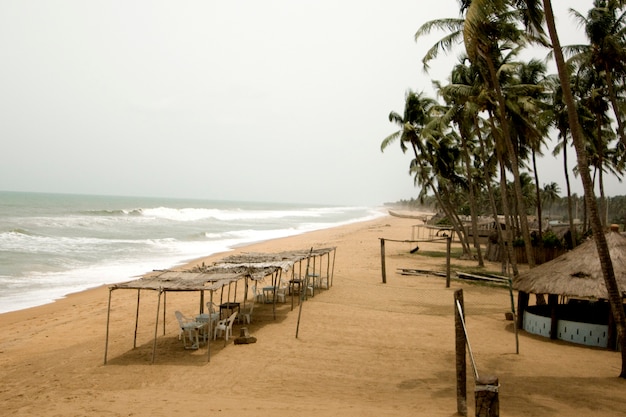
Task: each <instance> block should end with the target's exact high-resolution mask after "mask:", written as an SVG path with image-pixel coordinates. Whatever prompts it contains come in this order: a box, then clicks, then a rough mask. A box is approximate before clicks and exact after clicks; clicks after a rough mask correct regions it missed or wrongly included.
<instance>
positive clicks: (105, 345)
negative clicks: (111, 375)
mask: <svg viewBox="0 0 626 417" xmlns="http://www.w3.org/2000/svg"><path fill="white" fill-rule="evenodd" d="M112 292H113V289H112V288H109V306H108V307H107V332H106V338H105V340H104V364H105V365H106V364H107V354H108V353H109V322H110V319H111V293H112Z"/></svg>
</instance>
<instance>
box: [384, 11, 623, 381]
mask: <svg viewBox="0 0 626 417" xmlns="http://www.w3.org/2000/svg"><path fill="white" fill-rule="evenodd" d="M459 12H460V13H459V17H451V18H445V19H438V20H433V21H430V22H427V23H424V24H423V25H422V26H421V27H419V28H418V30H417V33H416V35H415V38H416V40H419V39H420V38H421V37H423V36H425V35H427V34H430V33H432V32H433V31H439V32H442V33H443V37H442V38H441V40H440V41H438V42H437V43H435V45H433V46H432V48H431V49H430V50H429V51H428V52H427V53H426V55H425V56H424V58H423V63H424V66H425V68H428V65H429V64H430V63H431V62H432V60H434V59H436V58H437V57H438V56H439V54H441V53H446V52H450V51H453V52H455V53H456V54H457V55H459V58H458V61H457V63H456V64H455V65H454V66H453V67H452V68H450V75H449V77H447V79H448V82H447V83H446V84H444V83H435V88H436V90H437V93H438V98H437V99H435V98H432V97H428V96H426V95H425V94H424V93H422V92H415V91H408V92H407V93H406V96H405V108H404V112H403V113H402V114H400V113H396V112H392V113H391V114H390V115H389V120H390V121H391V122H393V123H394V124H396V125H397V126H398V128H399V129H398V130H397V131H396V132H394V133H393V134H391V135H389V136H388V137H387V138H385V139H384V140H383V142H382V144H381V149H382V150H385V149H386V148H388V147H389V145H391V144H392V143H395V142H399V144H400V148H401V149H402V151H403V152H410V155H411V156H412V158H413V159H412V161H411V163H410V167H409V172H410V174H411V176H412V177H413V178H414V181H415V184H416V185H417V186H419V189H420V200H421V199H424V198H432V199H434V200H435V201H436V205H437V207H438V209H440V210H441V211H442V212H443V213H444V214H445V216H446V218H447V220H448V221H449V223H450V224H451V225H452V227H453V228H454V229H455V230H456V231H457V233H458V234H459V235H460V236H462V246H463V250H464V252H465V253H466V254H468V255H469V254H474V255H477V259H478V260H479V263H482V256H481V254H480V245H479V244H478V242H477V240H476V239H477V238H474V239H475V240H474V241H472V242H470V241H469V239H468V238H467V236H465V233H464V230H465V229H464V227H463V222H462V217H461V216H463V215H464V214H468V215H469V216H470V218H471V227H472V229H474V230H475V231H476V229H477V225H478V218H479V216H485V215H490V216H492V217H493V218H494V220H497V216H498V215H501V216H504V219H505V225H504V227H505V228H506V230H510V231H513V233H502V230H501V229H500V227H499V225H500V221H496V222H495V224H496V225H498V232H499V236H500V239H499V240H500V242H502V244H503V247H505V248H506V250H507V251H508V254H509V256H508V258H509V262H510V264H511V269H512V273H513V274H514V275H517V274H518V270H517V265H516V261H515V256H513V254H512V250H513V244H512V242H513V240H514V239H515V240H518V241H521V242H523V245H524V246H525V248H526V254H527V258H528V263H529V266H530V267H531V268H532V267H534V264H535V262H534V258H533V248H532V241H533V239H532V238H531V227H530V225H529V217H528V216H526V215H523V214H534V215H536V216H537V218H538V221H537V224H538V225H539V231H538V233H539V236H541V235H542V234H543V230H542V227H543V226H542V225H543V224H544V222H543V221H542V220H543V219H544V217H546V216H547V217H549V218H551V219H553V218H555V217H554V216H559V217H561V218H563V219H566V221H568V222H569V223H570V230H576V228H575V227H574V223H573V222H574V218H575V216H580V215H581V214H578V215H577V214H575V212H576V210H578V213H581V211H582V212H583V213H584V217H585V222H584V224H585V225H586V227H587V229H588V232H589V234H590V235H592V236H593V238H594V240H595V241H596V246H597V249H598V257H599V259H600V261H601V264H602V271H603V275H604V280H605V283H606V286H607V290H608V293H609V302H610V304H611V311H612V313H613V315H614V317H615V319H616V322H617V328H618V333H619V340H620V342H619V343H620V346H621V351H622V370H621V375H620V376H622V377H626V334H625V331H626V317H625V315H624V308H623V299H622V296H621V293H620V291H619V288H618V287H617V282H616V280H615V273H614V270H613V265H612V261H611V258H610V256H609V251H608V245H607V243H606V237H605V234H604V233H605V231H606V228H607V225H608V224H609V223H612V222H616V223H623V222H624V216H625V211H624V198H619V199H617V200H615V199H611V200H609V199H607V198H606V196H605V190H604V180H605V178H606V177H607V176H609V175H611V176H618V177H620V178H621V176H622V175H623V173H624V171H625V169H626V132H625V129H626V128H625V126H624V125H625V121H624V116H625V115H624V109H626V107H625V104H626V89H625V87H626V1H607V0H604V1H603V0H595V1H594V2H593V5H592V7H591V9H590V10H588V11H586V12H580V11H574V10H572V11H571V13H572V17H573V19H575V20H576V21H577V22H578V23H580V25H581V26H582V27H583V28H584V30H585V33H586V35H587V39H588V43H587V44H584V45H568V46H561V45H560V41H559V38H558V33H557V31H556V28H555V24H554V15H553V12H552V4H551V2H550V1H549V0H543V1H539V0H509V1H504V0H459ZM541 48H543V50H544V51H545V55H544V56H547V58H546V60H554V63H555V64H556V67H557V69H558V73H557V74H548V73H547V70H546V60H543V59H542V60H539V59H526V60H524V59H522V56H527V55H528V51H537V50H541ZM551 137H555V138H557V139H558V140H557V143H556V146H553V147H552V148H550V147H549V146H548V144H549V143H550V141H549V138H551ZM547 152H552V153H554V154H555V155H560V156H561V157H562V160H563V170H564V175H565V178H566V189H565V190H563V191H564V192H565V195H566V197H564V198H563V199H561V198H560V197H559V191H560V190H559V189H558V186H557V185H556V184H554V183H547V184H546V183H545V182H542V180H541V172H539V171H538V170H537V165H536V158H537V156H538V155H541V154H545V153H547ZM568 153H571V154H575V155H576V158H577V164H576V166H574V167H570V166H568V165H567V155H568ZM572 173H574V174H575V175H572ZM507 178H508V179H509V180H508V181H507ZM574 180H576V181H581V182H582V185H583V189H584V197H582V199H583V201H584V203H582V204H581V198H580V197H578V196H574V195H572V192H571V187H570V184H571V182H570V181H574ZM541 184H543V186H541ZM596 190H597V191H598V195H596ZM607 202H608V209H607ZM618 204H619V206H620V207H621V208H619V209H617V205H618ZM581 205H582V208H581V207H580V206H581ZM563 206H565V210H566V214H563V213H562V211H561V210H562V208H563ZM546 213H547V214H546ZM557 213H558V214H557ZM607 214H608V215H607ZM535 234H536V232H535ZM472 235H473V236H474V237H476V236H477V235H478V233H472ZM535 240H537V239H535ZM539 241H540V242H541V241H542V240H541V239H539ZM504 242H507V243H509V244H508V245H505V244H504ZM571 243H572V245H575V244H576V241H575V236H574V234H572V242H571ZM471 246H473V247H474V248H473V250H472V248H471Z"/></svg>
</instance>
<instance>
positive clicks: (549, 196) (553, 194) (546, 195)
mask: <svg viewBox="0 0 626 417" xmlns="http://www.w3.org/2000/svg"><path fill="white" fill-rule="evenodd" d="M560 193H561V188H560V187H559V184H557V183H556V182H551V183H550V184H543V190H541V199H542V200H543V202H544V203H546V205H547V206H548V210H551V209H552V205H553V204H554V202H555V201H557V200H558V199H559V198H560V197H559V194H560ZM550 215H551V213H550V211H548V216H550Z"/></svg>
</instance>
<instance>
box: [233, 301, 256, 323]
mask: <svg viewBox="0 0 626 417" xmlns="http://www.w3.org/2000/svg"><path fill="white" fill-rule="evenodd" d="M253 311H254V301H253V302H251V303H250V304H246V306H245V307H244V308H241V309H239V314H238V315H237V321H243V323H244V324H245V323H246V322H248V324H250V322H252V312H253Z"/></svg>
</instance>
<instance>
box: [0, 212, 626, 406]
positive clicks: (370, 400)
mask: <svg viewBox="0 0 626 417" xmlns="http://www.w3.org/2000/svg"><path fill="white" fill-rule="evenodd" d="M416 222H417V220H415V219H408V218H398V217H390V216H388V217H383V218H379V219H377V220H373V221H369V222H363V223H356V224H351V225H347V226H343V227H340V228H334V229H328V230H323V231H317V232H311V233H307V234H304V235H299V236H294V237H289V238H284V239H277V240H272V241H268V242H263V243H259V244H255V245H251V246H247V247H244V248H239V249H237V251H235V253H237V252H248V251H249V252H278V251H285V250H300V249H308V248H310V247H328V246H335V247H337V253H336V261H335V269H334V280H333V286H332V287H331V288H330V289H329V290H322V291H320V292H318V293H317V294H316V295H315V297H313V298H310V299H309V300H307V301H306V302H305V303H304V305H303V309H302V316H301V322H300V328H299V336H298V338H295V331H296V324H297V319H298V310H297V309H294V310H291V303H290V302H287V303H285V304H279V305H278V310H277V316H276V319H275V320H274V318H273V316H272V308H271V305H269V304H258V305H257V306H256V308H255V311H254V314H253V317H252V324H250V325H247V327H248V329H249V331H250V333H251V335H252V336H254V337H256V338H257V342H256V343H254V344H249V345H235V344H234V343H233V341H232V340H229V342H228V343H227V344H224V341H223V339H222V340H220V339H218V340H217V341H214V342H211V360H210V362H207V360H206V358H207V355H206V353H207V351H206V347H205V346H202V347H201V348H200V349H199V350H185V349H183V346H182V342H181V341H179V340H178V337H177V336H178V326H177V324H176V320H175V317H174V311H175V310H181V311H183V312H184V313H186V314H188V315H193V314H194V313H195V312H197V309H198V300H197V294H190V293H172V294H168V297H167V311H168V315H167V323H166V325H167V327H166V329H167V330H166V334H165V335H159V338H158V341H157V356H156V360H155V363H154V364H152V363H151V359H152V341H153V336H154V319H155V317H154V316H155V309H156V294H153V293H151V292H142V302H141V309H140V312H139V317H140V319H139V326H138V329H137V331H138V333H137V348H135V349H133V334H134V322H135V320H134V319H135V309H136V298H137V293H136V292H135V291H114V296H113V299H112V306H111V307H112V309H111V325H110V336H109V337H110V339H109V351H108V364H107V365H104V364H103V357H104V347H105V330H106V317H107V301H108V296H109V291H108V287H106V286H103V287H100V288H96V289H93V290H89V291H85V292H81V293H78V294H73V295H70V296H68V297H67V298H64V299H62V300H59V301H57V302H55V303H53V304H49V305H45V306H41V307H36V308H32V309H28V310H22V311H17V312H12V313H6V314H2V315H0V380H1V381H2V385H1V388H0V409H2V410H3V411H2V415H6V416H9V415H10V416H29V417H30V416H40V417H52V416H146V417H147V416H171V415H184V416H201V415H224V416H230V415H237V416H269V415H271V416H274V417H277V416H278V417H281V416H284V417H288V416H295V415H298V416H333V417H340V416H372V417H374V416H376V417H380V416H453V415H456V407H457V406H456V385H455V384H456V381H455V362H454V360H455V354H454V316H453V308H454V305H453V292H454V291H455V290H456V289H459V288H462V289H463V291H464V299H465V307H466V313H467V327H468V332H469V337H470V342H471V347H472V350H473V353H474V357H475V359H476V363H477V368H478V372H479V373H481V374H489V375H496V376H497V377H498V378H499V381H500V393H499V395H500V414H501V415H502V416H525V417H528V416H573V415H576V416H579V415H580V416H588V415H595V416H621V415H626V380H623V379H620V378H618V377H617V376H618V374H619V370H620V366H621V364H620V355H619V354H618V353H616V352H611V351H606V350H602V349H593V348H587V347H581V346H576V345H572V344H567V343H564V342H554V341H549V340H547V339H544V338H540V337H536V336H532V335H529V334H526V333H524V332H521V333H520V336H519V349H520V352H519V354H516V353H515V336H514V332H513V325H512V322H511V321H507V320H506V319H505V312H507V311H510V298H509V293H508V290H506V289H500V288H494V287H487V286H480V285H475V284H471V283H466V282H461V281H457V280H453V281H452V284H451V287H450V288H446V287H445V279H444V278H441V277H438V276H432V275H420V276H403V275H400V274H398V273H396V270H397V269H398V268H418V269H429V270H437V271H444V269H445V257H426V256H424V255H421V254H420V253H423V252H424V251H444V250H445V244H441V243H420V245H419V246H420V250H419V251H418V252H417V253H414V254H411V253H410V250H411V249H412V247H413V246H414V244H413V245H411V244H409V243H394V242H390V243H389V244H387V245H386V252H387V283H386V284H383V283H382V282H381V267H380V241H379V238H386V239H397V240H404V239H410V238H411V226H412V225H414V224H415V223H416ZM231 254H233V252H229V253H228V254H218V255H215V256H211V257H209V258H206V259H203V260H198V261H196V262H202V261H203V262H205V263H211V262H213V261H217V260H219V259H220V258H223V257H224V256H226V255H231ZM474 264H475V263H474V262H471V261H461V260H458V259H453V260H452V269H453V270H454V269H455V267H459V266H468V265H474ZM488 268H489V269H490V270H492V271H494V272H497V271H498V270H499V265H496V264H492V265H489V266H488ZM240 327H242V325H240V324H236V325H235V328H234V334H235V335H238V334H239V328H240ZM469 366H470V362H469V360H468V367H469ZM473 390H474V380H473V373H472V370H471V368H468V415H474V400H473V396H474V393H473Z"/></svg>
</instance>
